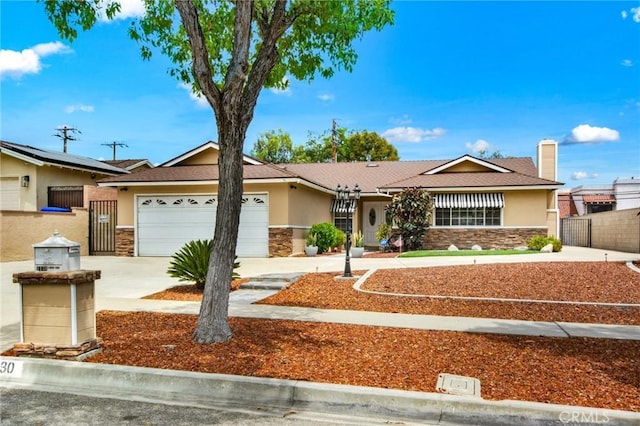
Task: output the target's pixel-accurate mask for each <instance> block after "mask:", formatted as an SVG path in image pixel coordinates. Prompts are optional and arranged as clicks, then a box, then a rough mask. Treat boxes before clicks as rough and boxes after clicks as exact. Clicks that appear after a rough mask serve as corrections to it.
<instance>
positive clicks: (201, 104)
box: [178, 83, 209, 108]
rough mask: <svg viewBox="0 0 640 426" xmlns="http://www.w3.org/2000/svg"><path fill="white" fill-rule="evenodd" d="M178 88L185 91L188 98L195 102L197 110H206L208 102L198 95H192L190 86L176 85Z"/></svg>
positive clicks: (184, 84)
mask: <svg viewBox="0 0 640 426" xmlns="http://www.w3.org/2000/svg"><path fill="white" fill-rule="evenodd" d="M178 87H180V88H182V89H184V90H186V91H187V93H189V97H190V98H191V99H192V100H193V101H195V103H196V105H198V108H206V107H208V106H209V102H208V101H207V98H205V97H204V96H202V95H200V94H198V93H194V92H193V89H192V88H191V86H189V85H188V84H186V83H178Z"/></svg>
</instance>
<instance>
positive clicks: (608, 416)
mask: <svg viewBox="0 0 640 426" xmlns="http://www.w3.org/2000/svg"><path fill="white" fill-rule="evenodd" d="M0 361H1V363H0V364H1V365H2V368H1V369H0V373H1V374H0V377H1V378H2V386H3V387H8V388H30V389H34V390H45V391H50V392H59V393H69V394H77V395H84V396H93V397H101V398H113V399H124V400H137V401H145V402H154V403H161V404H172V405H186V406H193V407H201V408H221V407H222V408H227V409H228V408H231V407H235V408H243V409H250V410H256V411H260V412H263V413H270V412H271V413H273V412H276V413H277V412H280V413H279V415H284V416H291V417H293V416H295V415H297V414H303V413H305V412H306V413H309V412H322V413H326V414H334V415H343V416H344V415H348V416H350V417H354V418H357V417H366V418H368V419H372V418H376V419H380V420H381V421H386V422H398V421H410V422H421V423H428V424H429V423H430V424H456V425H512V424H518V425H522V426H526V425H550V424H558V425H560V424H578V423H583V424H584V423H589V424H593V423H603V424H604V423H608V424H615V425H623V426H626V425H629V426H631V425H634V426H635V425H638V423H639V422H640V413H635V412H629V411H619V410H606V409H599V408H588V407H574V406H567V405H553V404H544V403H537V402H523V401H512V400H503V401H487V400H483V399H481V398H478V397H467V396H457V395H448V394H441V393H427V392H413V391H401V390H393V389H382V388H372V387H359V386H348V385H336V384H325V383H312V382H304V381H296V380H281V379H271V378H260V377H247V376H233V375H225V374H209V373H196V372H188V371H176V370H163V369H156V368H145V367H129V366H121V365H108V364H93V363H85V362H74V361H59V360H47V359H36V358H17V357H1V358H0ZM9 366H10V368H8V367H9ZM9 370H10V371H9Z"/></svg>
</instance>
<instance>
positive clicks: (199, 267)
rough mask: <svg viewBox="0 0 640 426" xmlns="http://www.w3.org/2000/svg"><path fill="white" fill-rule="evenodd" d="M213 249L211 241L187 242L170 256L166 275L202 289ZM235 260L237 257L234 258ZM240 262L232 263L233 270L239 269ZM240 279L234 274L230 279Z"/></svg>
mask: <svg viewBox="0 0 640 426" xmlns="http://www.w3.org/2000/svg"><path fill="white" fill-rule="evenodd" d="M212 248H213V240H195V241H189V242H188V243H187V244H185V245H184V246H182V248H181V249H180V251H178V252H177V253H175V254H174V255H173V256H171V258H172V260H171V262H169V269H167V274H169V275H170V276H171V277H173V278H178V281H193V282H194V283H195V286H196V288H198V289H203V288H204V283H205V281H206V280H207V272H208V270H209V256H211V249H212ZM236 258H237V256H236ZM239 267H240V262H237V261H236V262H234V263H233V268H234V269H235V268H239ZM236 278H240V275H238V274H237V273H236V272H234V273H233V274H232V276H231V279H236Z"/></svg>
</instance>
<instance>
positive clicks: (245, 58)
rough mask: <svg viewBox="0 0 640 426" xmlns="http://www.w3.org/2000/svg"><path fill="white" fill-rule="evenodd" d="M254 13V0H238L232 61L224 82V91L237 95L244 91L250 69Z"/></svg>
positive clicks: (226, 93)
mask: <svg viewBox="0 0 640 426" xmlns="http://www.w3.org/2000/svg"><path fill="white" fill-rule="evenodd" d="M252 15H253V1H252V0H238V1H237V2H236V15H235V20H234V23H233V49H232V51H231V63H230V64H229V68H228V69H227V75H226V76H225V82H224V89H223V91H224V93H225V96H226V95H231V96H237V95H239V94H240V93H241V92H242V88H243V87H244V83H245V81H246V79H247V70H248V69H249V51H250V48H251V19H252Z"/></svg>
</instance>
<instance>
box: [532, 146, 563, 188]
mask: <svg viewBox="0 0 640 426" xmlns="http://www.w3.org/2000/svg"><path fill="white" fill-rule="evenodd" d="M537 164H538V177H540V178H542V179H547V180H552V181H557V180H558V142H556V141H554V140H553V139H543V140H541V141H540V142H538V158H537Z"/></svg>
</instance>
